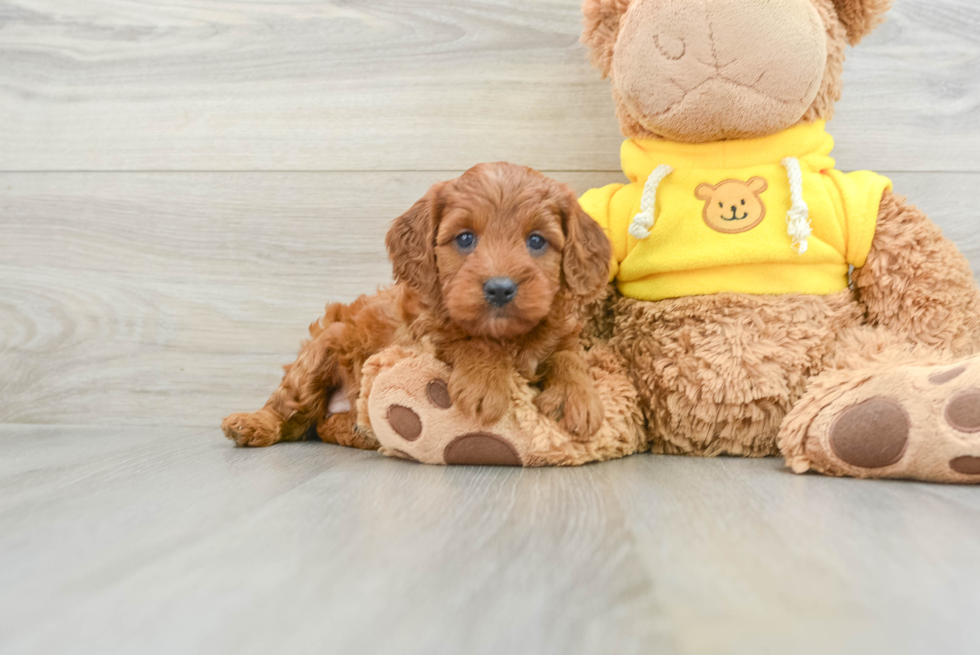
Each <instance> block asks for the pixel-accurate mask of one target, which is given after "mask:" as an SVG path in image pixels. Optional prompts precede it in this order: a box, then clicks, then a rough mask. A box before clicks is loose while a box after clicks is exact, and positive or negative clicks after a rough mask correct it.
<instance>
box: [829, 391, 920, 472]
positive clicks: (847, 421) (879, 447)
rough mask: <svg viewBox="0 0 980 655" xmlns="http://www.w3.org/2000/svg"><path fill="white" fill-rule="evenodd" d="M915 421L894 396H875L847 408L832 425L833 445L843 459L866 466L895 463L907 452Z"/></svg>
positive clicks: (874, 466) (855, 464) (882, 466)
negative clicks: (913, 421)
mask: <svg viewBox="0 0 980 655" xmlns="http://www.w3.org/2000/svg"><path fill="white" fill-rule="evenodd" d="M911 429H912V423H911V420H910V419H909V414H908V412H906V411H905V409H904V408H903V407H902V405H901V404H899V403H898V402H897V401H895V400H892V399H891V398H882V397H877V398H871V399H869V400H865V401H864V402H862V403H858V404H857V405H852V406H851V407H848V408H847V409H845V410H844V411H843V412H841V414H840V415H839V416H838V417H837V418H836V420H834V423H833V425H831V427H830V447H831V448H832V449H833V451H834V454H835V455H837V457H839V458H840V459H841V460H843V461H845V462H847V463H848V464H851V465H853V466H858V467H860V468H866V469H879V468H884V467H886V466H891V465H892V464H894V463H896V462H897V461H899V460H900V459H902V455H904V454H905V449H906V448H907V447H908V443H909V432H910V430H911Z"/></svg>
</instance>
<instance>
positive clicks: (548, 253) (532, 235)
mask: <svg viewBox="0 0 980 655" xmlns="http://www.w3.org/2000/svg"><path fill="white" fill-rule="evenodd" d="M487 190H489V189H487ZM497 191H498V193H493V194H488V193H473V192H469V193H465V192H464V193H456V194H453V195H452V196H450V198H449V199H448V202H447V204H446V206H445V209H444V210H443V215H442V221H440V224H439V229H438V232H437V234H436V247H435V256H436V267H437V269H438V271H439V286H440V288H441V290H442V298H443V302H444V303H445V307H446V310H447V312H448V313H449V316H450V317H451V318H452V319H453V321H454V322H455V323H457V324H459V325H460V326H461V327H463V328H464V329H465V330H466V331H467V332H469V333H470V334H473V335H481V336H490V337H495V338H512V337H515V336H519V335H521V334H524V333H526V332H528V331H530V330H531V329H533V328H534V326H536V325H537V324H538V323H540V322H541V321H542V320H543V319H544V318H545V317H546V316H547V315H548V313H549V312H550V311H551V307H552V305H553V303H554V300H555V295H556V294H557V293H558V290H559V289H560V288H561V258H562V251H563V250H564V248H565V234H564V232H563V230H562V220H561V214H560V211H559V209H558V206H557V203H556V202H554V201H553V200H549V198H548V197H547V188H541V187H540V185H531V187H530V188H529V187H528V186H527V185H525V186H520V187H517V188H506V185H505V186H504V187H502V188H500V189H498V190H497ZM500 191H502V192H503V193H500Z"/></svg>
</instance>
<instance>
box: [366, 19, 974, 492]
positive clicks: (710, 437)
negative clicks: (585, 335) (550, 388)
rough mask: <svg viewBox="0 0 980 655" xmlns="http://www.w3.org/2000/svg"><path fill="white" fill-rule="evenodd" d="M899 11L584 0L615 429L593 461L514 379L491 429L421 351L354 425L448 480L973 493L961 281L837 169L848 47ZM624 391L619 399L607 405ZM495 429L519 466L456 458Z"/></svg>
mask: <svg viewBox="0 0 980 655" xmlns="http://www.w3.org/2000/svg"><path fill="white" fill-rule="evenodd" d="M889 5H890V1H889V0H780V2H772V1H771V0H585V2H584V4H583V12H584V16H585V31H584V34H583V39H582V40H583V42H584V43H585V44H586V45H587V46H588V47H589V49H590V51H591V56H592V61H593V64H594V65H595V67H596V68H598V70H599V71H600V72H601V73H602V75H603V76H604V77H606V78H608V79H609V80H610V82H611V85H612V94H613V99H614V101H615V106H616V114H617V117H618V120H619V124H620V128H621V131H622V133H623V135H624V136H625V137H626V141H625V142H624V143H623V145H622V149H621V156H622V162H623V171H624V174H625V177H626V181H625V182H624V183H622V184H613V185H610V186H606V187H603V188H600V189H593V190H592V191H589V192H587V193H585V194H584V195H583V196H582V198H581V199H580V202H581V204H582V207H583V208H584V209H585V210H586V212H587V213H589V214H590V215H591V216H592V218H594V219H595V220H596V221H597V222H598V223H599V224H600V225H601V226H602V227H603V229H604V230H605V232H606V234H607V236H608V237H609V239H610V242H611V244H612V246H613V251H614V254H613V261H612V274H611V282H612V286H613V289H614V290H613V292H612V293H611V294H610V297H609V298H608V299H607V301H606V303H605V304H604V305H603V306H602V308H601V309H598V310H597V316H596V320H595V323H596V326H597V327H596V328H595V330H594V331H595V335H593V336H598V337H601V339H599V340H598V341H596V342H595V347H594V348H593V352H594V353H595V355H591V354H590V356H594V357H595V359H594V364H595V369H594V370H595V372H594V373H593V376H594V377H595V379H596V380H597V388H600V389H602V393H603V394H604V395H603V400H604V402H605V403H606V404H607V412H609V414H610V418H611V419H612V420H607V422H606V424H605V425H604V426H603V430H601V431H600V433H599V435H597V436H596V440H597V441H596V442H595V444H593V445H592V446H590V445H589V444H587V443H586V444H582V443H579V442H576V441H574V440H570V439H568V438H567V436H563V435H561V433H560V431H556V428H555V426H553V425H548V424H547V421H543V420H542V419H541V417H538V416H534V412H533V411H532V409H531V408H533V404H529V402H530V401H529V398H530V397H532V396H533V394H534V390H533V389H530V388H529V387H528V386H527V385H526V384H523V383H522V382H521V381H520V380H519V379H516V378H515V380H514V401H515V407H514V411H513V412H512V413H511V415H509V416H508V417H507V418H506V419H505V420H504V422H502V423H501V424H500V425H498V426H493V429H494V430H497V432H493V430H491V431H490V432H488V431H487V430H486V429H485V427H480V426H477V425H473V422H472V420H471V419H469V418H468V417H466V416H463V415H461V414H459V413H458V412H455V410H454V409H453V408H452V407H451V406H447V407H433V404H432V403H431V402H430V401H427V400H426V398H425V392H424V389H425V385H426V384H427V382H428V381H429V380H430V379H435V378H438V377H439V376H444V375H445V370H444V367H443V365H441V364H440V363H439V362H438V361H436V360H435V359H434V358H433V357H432V355H431V353H427V352H425V350H424V348H423V349H421V350H419V351H417V352H404V351H402V352H399V353H391V352H389V353H382V355H379V357H378V359H377V361H375V362H373V363H371V367H370V368H371V371H370V373H366V374H365V388H364V391H366V392H367V393H362V397H361V401H360V402H363V403H364V411H362V412H361V415H362V416H364V417H365V426H364V427H365V429H370V430H373V431H374V433H375V434H377V436H378V439H379V441H380V443H381V445H382V447H383V449H385V450H386V452H389V454H391V451H392V450H398V451H399V452H400V453H401V454H402V455H403V456H407V457H411V458H412V459H417V460H418V461H422V462H428V463H438V464H444V463H447V462H448V463H453V462H457V463H509V464H522V465H547V464H581V463H585V462H587V461H593V460H599V459H609V458H612V457H618V456H624V455H628V454H632V453H634V452H639V451H644V450H649V451H652V452H654V453H662V454H674V455H692V456H718V455H735V456H748V457H768V456H782V457H784V458H785V461H786V463H787V465H788V466H789V467H790V468H791V469H792V470H793V471H794V472H797V473H803V472H806V471H815V472H819V473H822V474H826V475H832V476H850V477H858V478H909V479H918V480H924V481H934V482H952V483H977V482H980V358H978V357H976V354H977V353H978V351H980V289H978V287H977V284H976V282H975V280H974V277H973V274H972V272H971V270H970V267H969V265H968V263H967V261H966V259H965V258H964V256H963V255H962V254H961V253H960V252H959V251H958V249H957V248H956V246H955V245H954V244H953V243H952V242H950V241H949V240H947V239H946V238H944V237H943V235H942V233H941V232H940V230H939V229H938V227H937V226H936V225H935V224H934V223H932V222H931V221H930V220H929V218H928V217H927V216H926V215H925V214H924V213H923V212H921V211H919V210H918V209H917V208H916V207H915V206H913V205H911V204H909V203H908V202H907V201H906V200H905V199H904V198H902V197H901V196H899V195H897V194H896V193H895V192H894V191H893V189H892V183H891V181H890V180H888V179H887V178H885V177H883V176H880V175H877V174H875V173H872V172H868V171H860V172H853V173H843V172H841V171H838V170H837V169H836V168H835V162H834V160H833V158H832V157H831V151H832V148H833V139H832V137H831V136H830V134H829V133H828V132H827V130H826V122H827V121H828V120H830V119H831V118H832V116H833V112H834V105H835V103H836V101H837V100H839V98H840V96H841V91H842V83H841V74H842V69H843V63H844V52H845V47H846V46H847V45H848V44H850V45H857V44H858V43H859V42H860V41H861V39H862V38H863V37H864V36H866V35H867V34H869V33H870V32H871V31H872V30H873V29H875V27H876V26H877V25H878V24H879V23H880V22H882V20H883V19H884V16H885V13H886V11H887V9H888V8H889ZM386 358H387V359H386ZM611 380H614V381H615V384H614V385H612V386H614V387H615V388H616V389H617V390H618V391H616V392H611V391H610V389H611V388H612V387H609V388H605V389H603V384H605V383H606V382H608V381H611ZM600 382H602V383H601V384H600ZM627 382H628V383H627ZM408 396H411V398H409V397H408ZM395 399H400V401H401V402H407V403H414V405H413V406H415V407H416V408H417V411H418V413H419V416H421V420H422V422H423V424H427V425H430V426H431V427H432V429H427V430H426V431H425V432H423V435H424V437H425V438H424V439H421V440H419V441H418V442H417V445H416V446H415V449H414V450H412V449H411V448H409V449H408V450H406V449H405V448H403V447H400V446H404V444H405V439H404V438H403V436H401V435H399V434H397V432H395V431H393V430H392V429H391V428H390V426H389V425H387V424H386V422H385V420H384V417H385V407H386V406H388V405H390V403H391V402H393V401H394V400H395ZM624 401H625V403H626V404H624ZM630 403H635V404H636V406H635V407H632V406H630V405H629V404H630ZM634 410H635V411H634ZM638 430H639V431H641V432H642V434H640V435H639V436H638ZM490 433H493V439H491V440H490V441H493V442H495V443H497V442H506V443H507V444H508V446H507V447H506V448H505V449H506V450H507V451H508V457H506V458H502V459H501V458H498V457H496V456H493V455H492V451H493V448H490V449H487V448H486V447H483V448H479V447H478V448H471V449H469V451H470V456H469V457H467V458H462V461H459V458H457V457H450V458H448V459H447V457H446V455H445V454H446V448H447V446H448V445H449V444H450V443H451V442H452V441H453V440H455V439H458V438H459V437H465V436H467V435H473V434H478V435H480V434H490ZM543 434H546V435H547V436H541V435H543ZM617 434H618V435H623V434H625V435H626V436H625V437H624V438H619V439H617V438H616V435H617ZM531 435H538V436H536V437H532V436H531ZM515 444H516V445H515ZM610 444H617V445H615V446H612V447H610ZM474 453H475V454H474ZM495 459H497V460H500V461H497V462H493V461H490V460H495ZM504 460H506V461H504Z"/></svg>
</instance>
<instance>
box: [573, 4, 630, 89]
mask: <svg viewBox="0 0 980 655" xmlns="http://www.w3.org/2000/svg"><path fill="white" fill-rule="evenodd" d="M632 1H633V0H584V1H583V2H582V13H583V14H584V16H585V21H584V22H585V30H584V31H583V32H582V43H584V44H585V45H587V46H589V50H590V51H591V53H592V66H593V67H595V68H596V69H598V70H599V71H600V72H601V73H602V76H603V77H609V74H610V73H611V72H612V61H613V47H614V46H615V45H616V39H618V38H619V27H620V19H622V17H623V15H624V14H625V13H626V10H627V9H629V6H630V3H631V2H632Z"/></svg>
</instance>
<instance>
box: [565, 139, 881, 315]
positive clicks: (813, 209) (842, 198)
mask: <svg viewBox="0 0 980 655" xmlns="http://www.w3.org/2000/svg"><path fill="white" fill-rule="evenodd" d="M833 145H834V141H833V138H832V137H831V136H830V135H829V134H828V133H827V131H826V129H825V124H824V123H823V122H822V121H821V122H817V123H812V124H806V125H799V126H796V127H793V128H791V129H789V130H786V131H785V132H781V133H779V134H776V135H773V136H769V137H764V138H761V139H751V140H745V141H722V142H717V143H708V144H702V145H688V144H681V143H671V142H667V141H656V140H640V139H630V140H628V141H626V142H625V143H624V144H623V148H622V161H623V172H624V173H625V174H626V177H627V178H628V179H629V180H630V184H625V185H624V184H612V185H610V186H607V187H603V188H601V189H593V190H592V191H589V192H587V193H586V194H585V195H584V196H582V198H581V204H582V207H583V208H584V209H585V211H586V212H588V213H589V214H590V215H591V216H592V217H593V218H594V219H595V220H596V221H597V222H598V223H599V224H600V225H602V227H603V229H605V231H606V234H607V235H608V236H609V239H610V241H611V242H612V245H613V265H612V273H611V277H610V279H615V280H617V283H618V286H619V289H620V291H621V292H622V293H623V295H625V296H628V297H631V298H637V299H640V300H662V299H664V298H678V297H682V296H692V295H706V294H714V293H722V292H735V293H751V294H787V293H802V294H814V295H829V294H832V293H836V292H838V291H841V290H842V289H845V288H846V287H847V285H848V271H849V266H855V267H858V268H860V267H861V266H863V265H864V263H865V259H866V258H867V256H868V252H869V251H870V249H871V240H872V239H873V238H874V233H875V226H876V223H877V218H878V210H879V207H880V205H881V198H882V194H883V193H884V192H885V190H887V189H891V181H890V180H888V179H887V178H885V177H882V176H880V175H877V174H875V173H871V172H867V171H862V172H857V173H848V174H845V173H841V172H840V171H837V170H835V169H834V165H835V163H834V160H833V158H832V157H831V156H830V153H831V150H832V149H833ZM786 157H795V158H797V159H799V161H800V166H801V168H802V171H803V199H804V200H805V201H806V203H807V204H808V205H809V210H810V224H811V228H812V230H813V233H812V234H811V236H810V238H809V241H808V246H809V247H808V250H807V252H806V253H804V254H802V255H800V254H798V253H797V252H796V251H795V250H794V249H793V247H792V245H793V240H792V238H791V237H790V236H789V235H788V234H787V224H786V215H787V212H788V211H789V209H790V206H791V203H792V201H791V197H790V183H789V176H788V174H787V171H786V169H785V167H784V166H783V165H782V163H781V162H782V161H783V159H784V158H786ZM661 164H667V165H669V166H672V167H673V168H674V172H673V173H672V174H670V175H669V176H667V178H666V179H664V180H663V182H661V184H660V187H659V190H658V192H657V201H656V207H655V214H654V215H655V217H656V222H655V224H654V226H653V229H652V230H651V234H650V237H649V238H647V239H644V240H642V241H639V240H637V239H635V238H634V237H633V236H631V235H630V234H629V227H630V224H631V223H632V221H633V217H634V216H635V215H636V214H637V212H639V211H640V201H641V199H642V197H643V188H644V184H645V183H646V180H647V178H648V177H649V175H650V173H651V171H653V170H654V169H655V168H656V167H657V166H659V165H661ZM755 177H761V178H763V179H765V180H766V182H767V188H766V190H765V191H763V192H761V193H760V194H759V195H758V197H759V198H761V199H762V201H763V203H764V205H765V218H764V219H763V220H762V222H761V223H759V224H758V225H757V226H756V227H754V228H752V229H749V230H748V231H745V232H741V233H737V234H729V233H723V232H720V231H717V230H716V229H712V228H711V227H709V225H708V222H707V221H706V220H705V218H704V216H705V212H706V209H705V205H706V203H711V201H710V200H702V199H699V197H698V195H697V194H698V193H701V195H702V197H704V195H705V194H704V192H703V190H702V192H698V187H699V186H701V185H702V184H709V185H712V186H718V185H720V184H721V183H722V182H726V181H730V180H738V181H741V182H744V183H746V186H748V184H749V183H750V181H751V180H752V178H755ZM752 186H754V187H756V188H757V187H758V186H759V185H758V183H757V181H756V182H754V183H753V184H752ZM702 189H704V188H703V187H702ZM716 204H717V203H714V204H711V205H710V207H711V211H716V210H714V206H716ZM738 204H739V203H738V202H737V201H736V202H735V205H738ZM735 205H733V206H735ZM717 211H719V212H720V211H721V210H717ZM726 211H730V208H729V209H726ZM733 216H738V211H737V209H736V211H735V212H733ZM735 223H736V224H737V222H735Z"/></svg>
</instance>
